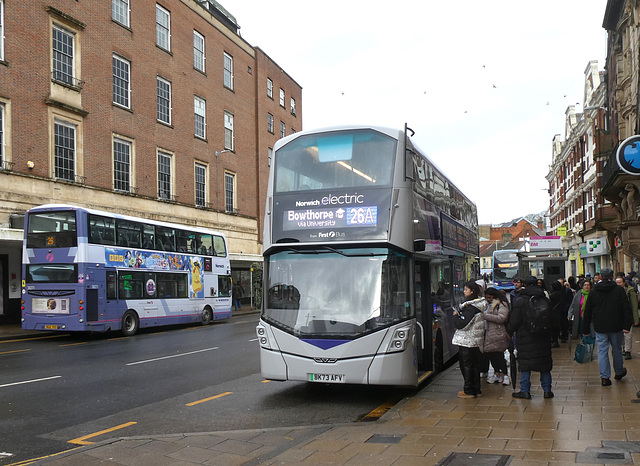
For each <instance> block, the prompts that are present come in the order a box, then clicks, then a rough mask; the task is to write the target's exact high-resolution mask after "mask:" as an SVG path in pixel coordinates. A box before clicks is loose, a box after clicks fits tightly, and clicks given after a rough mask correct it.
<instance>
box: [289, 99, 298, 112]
mask: <svg viewBox="0 0 640 466" xmlns="http://www.w3.org/2000/svg"><path fill="white" fill-rule="evenodd" d="M290 103H291V114H292V115H293V116H296V115H297V112H296V99H294V98H293V97H291V99H290Z"/></svg>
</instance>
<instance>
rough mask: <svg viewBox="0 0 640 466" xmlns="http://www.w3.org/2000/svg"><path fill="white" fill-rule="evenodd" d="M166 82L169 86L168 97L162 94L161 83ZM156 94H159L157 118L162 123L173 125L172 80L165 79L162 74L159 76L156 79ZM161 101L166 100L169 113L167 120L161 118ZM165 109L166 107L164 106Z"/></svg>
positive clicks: (167, 112)
mask: <svg viewBox="0 0 640 466" xmlns="http://www.w3.org/2000/svg"><path fill="white" fill-rule="evenodd" d="M161 84H164V85H166V86H167V93H168V97H165V96H161V95H160V85H161ZM156 89H157V92H156V96H157V111H156V120H157V121H159V122H160V123H164V124H167V125H169V126H171V110H172V109H171V81H169V80H167V79H164V78H163V77H161V76H157V79H156ZM161 102H166V114H167V117H168V118H167V120H166V121H165V120H163V119H161V118H160V116H161V115H160V110H161V108H160V104H161ZM163 109H164V107H163Z"/></svg>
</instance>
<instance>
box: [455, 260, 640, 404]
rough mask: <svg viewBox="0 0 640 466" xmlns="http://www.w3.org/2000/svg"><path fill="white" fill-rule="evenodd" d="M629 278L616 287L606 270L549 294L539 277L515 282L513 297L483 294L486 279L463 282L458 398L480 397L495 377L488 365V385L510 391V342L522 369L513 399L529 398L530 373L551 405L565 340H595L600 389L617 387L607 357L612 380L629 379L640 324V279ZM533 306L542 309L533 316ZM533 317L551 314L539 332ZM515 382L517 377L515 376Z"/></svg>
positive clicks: (554, 286)
mask: <svg viewBox="0 0 640 466" xmlns="http://www.w3.org/2000/svg"><path fill="white" fill-rule="evenodd" d="M630 275H631V276H628V275H625V274H624V273H619V274H618V275H617V276H616V278H615V280H614V277H613V271H612V270H611V269H608V268H605V269H602V270H601V272H600V273H598V274H596V275H594V277H593V279H592V278H591V277H589V276H588V275H587V276H586V277H578V279H577V280H576V278H574V277H569V279H568V280H567V281H565V280H564V279H559V280H557V281H554V282H553V283H551V285H550V288H549V289H547V286H546V284H545V283H544V281H542V280H539V279H537V278H536V277H532V276H530V277H527V278H526V279H524V280H523V279H522V278H519V277H517V278H515V279H514V281H513V284H514V289H513V290H512V291H511V292H510V293H509V296H507V295H506V294H505V292H504V291H502V290H497V289H495V288H487V289H486V290H483V286H481V285H484V283H485V282H484V281H482V280H479V281H478V282H467V283H465V285H464V295H465V301H464V303H463V304H462V305H461V306H460V308H459V309H458V310H456V311H454V326H455V328H456V331H455V334H454V336H453V340H452V343H453V344H456V345H459V347H460V348H459V360H460V368H461V371H462V375H463V378H464V387H463V390H462V391H460V392H459V393H458V397H460V398H475V397H477V396H482V390H481V385H480V380H481V375H482V374H486V373H488V372H489V370H488V369H489V364H490V365H491V366H492V367H493V374H492V375H490V376H488V377H487V379H486V381H487V382H488V383H502V384H504V385H509V384H510V382H511V381H510V380H509V371H508V370H507V361H506V359H505V354H506V349H507V346H508V345H509V342H510V341H511V342H515V349H516V353H517V361H518V367H519V370H520V391H518V392H514V393H513V394H512V396H513V397H514V398H519V399H527V400H528V399H531V372H532V371H535V372H539V373H540V384H541V386H542V389H543V391H544V398H553V397H554V393H553V391H552V385H553V380H552V376H551V371H552V369H553V357H552V348H556V347H559V346H560V342H566V340H567V338H574V339H576V340H577V339H579V338H580V337H581V336H582V335H585V336H593V337H594V338H595V340H596V344H597V354H598V365H599V370H600V378H601V382H602V386H610V385H611V384H612V382H611V375H612V372H611V365H610V360H609V353H611V357H612V359H613V376H614V377H613V378H614V379H615V380H617V381H620V380H622V379H623V378H624V377H625V376H626V375H627V369H626V368H625V367H624V359H631V357H632V355H631V348H632V343H633V339H632V337H631V331H632V327H633V326H638V325H639V323H640V322H639V318H638V307H639V306H638V303H639V301H638V292H637V286H638V283H640V280H639V279H637V278H636V279H635V281H634V280H633V279H634V278H635V272H633V273H632V274H630ZM481 282H482V283H481ZM533 297H536V298H533ZM533 299H536V300H537V301H535V302H536V303H538V304H537V306H538V308H539V309H541V310H536V311H533V310H532V306H533V305H532V304H531V303H532V302H534V301H533ZM539 303H546V304H542V305H541V304H539ZM547 306H548V307H547ZM535 312H538V313H541V314H543V313H548V319H546V317H545V319H546V320H545V319H543V321H545V322H547V323H546V325H544V326H540V325H538V326H536V325H533V323H532V320H533V319H536V318H535V317H534V314H535ZM510 375H511V377H516V374H514V373H512V374H510ZM514 386H515V382H514ZM638 396H639V397H640V392H638Z"/></svg>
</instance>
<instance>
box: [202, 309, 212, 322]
mask: <svg viewBox="0 0 640 466" xmlns="http://www.w3.org/2000/svg"><path fill="white" fill-rule="evenodd" d="M212 320H213V311H212V310H211V308H210V307H209V306H207V307H205V308H204V311H202V325H209V324H211V321H212Z"/></svg>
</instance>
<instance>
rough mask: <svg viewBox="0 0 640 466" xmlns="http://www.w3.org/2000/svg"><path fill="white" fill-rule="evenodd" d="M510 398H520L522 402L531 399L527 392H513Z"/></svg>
mask: <svg viewBox="0 0 640 466" xmlns="http://www.w3.org/2000/svg"><path fill="white" fill-rule="evenodd" d="M511 396H512V397H513V398H521V399H523V400H530V399H531V393H529V392H517V393H516V392H513V393H512V394H511Z"/></svg>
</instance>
